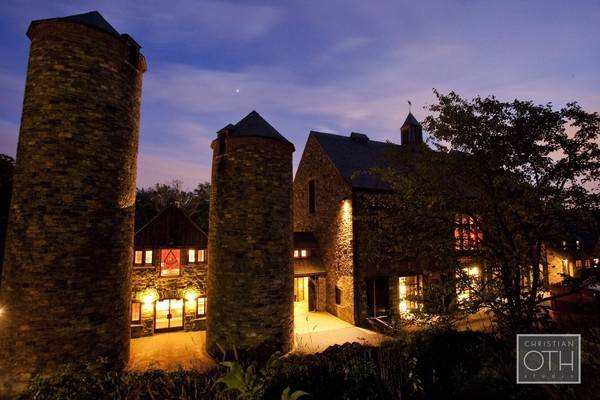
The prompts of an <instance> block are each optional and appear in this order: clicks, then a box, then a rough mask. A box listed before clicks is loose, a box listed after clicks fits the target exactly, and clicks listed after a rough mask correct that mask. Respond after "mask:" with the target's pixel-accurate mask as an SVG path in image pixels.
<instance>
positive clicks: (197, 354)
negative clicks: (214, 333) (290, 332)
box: [128, 309, 383, 372]
mask: <svg viewBox="0 0 600 400" xmlns="http://www.w3.org/2000/svg"><path fill="white" fill-rule="evenodd" d="M294 339H295V346H294V351H295V352H300V353H318V352H321V351H323V350H325V349H326V348H327V347H329V346H332V345H335V344H344V343H348V342H358V343H362V344H372V345H377V344H379V343H380V342H381V340H382V339H383V336H382V335H380V334H379V333H377V332H374V331H370V330H368V329H364V328H360V327H357V326H354V325H352V324H350V323H348V322H346V321H343V320H341V319H339V318H337V317H335V316H333V315H331V314H329V313H327V312H321V311H319V312H303V310H298V309H296V312H295V316H294ZM215 365H216V362H215V361H214V360H213V359H212V358H211V357H210V356H209V355H208V353H207V352H206V331H194V332H183V331H180V332H170V333H162V334H157V335H153V336H147V337H142V338H136V339H131V350H130V357H129V365H128V369H129V370H130V371H135V372H142V371H146V370H150V369H161V370H165V371H174V370H178V369H196V370H198V371H206V370H208V369H210V368H212V367H214V366H215Z"/></svg>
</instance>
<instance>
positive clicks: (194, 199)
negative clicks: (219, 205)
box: [135, 180, 210, 232]
mask: <svg viewBox="0 0 600 400" xmlns="http://www.w3.org/2000/svg"><path fill="white" fill-rule="evenodd" d="M182 186H183V182H181V181H179V180H173V181H171V182H170V183H157V184H156V185H154V186H151V187H149V188H145V189H138V190H137V198H136V204H135V230H136V232H137V231H138V230H139V229H140V228H141V227H143V226H144V225H146V224H147V223H148V222H149V221H150V220H151V219H152V218H154V217H155V216H156V215H157V214H158V213H159V212H160V211H162V210H163V209H164V208H166V207H167V206H169V205H171V204H177V205H178V206H179V207H181V209H182V210H183V211H185V212H186V214H187V215H189V216H190V218H191V219H192V220H193V221H194V222H195V223H196V224H197V225H198V226H199V227H200V228H201V229H202V230H204V231H205V232H206V231H207V229H208V205H209V200H210V183H208V182H204V183H200V184H198V186H197V187H196V188H195V189H194V190H191V191H186V190H184V189H183V188H182Z"/></svg>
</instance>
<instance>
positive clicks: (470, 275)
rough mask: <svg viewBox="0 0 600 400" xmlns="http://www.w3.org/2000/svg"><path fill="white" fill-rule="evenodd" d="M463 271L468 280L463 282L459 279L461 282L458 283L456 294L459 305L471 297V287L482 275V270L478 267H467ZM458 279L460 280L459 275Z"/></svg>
mask: <svg viewBox="0 0 600 400" xmlns="http://www.w3.org/2000/svg"><path fill="white" fill-rule="evenodd" d="M462 270H463V273H464V274H465V275H466V278H467V279H466V281H461V280H460V279H459V282H458V285H459V287H458V288H457V293H456V298H457V300H458V302H459V303H460V302H463V301H465V300H468V299H469V297H471V288H470V286H471V285H473V284H474V283H475V280H476V279H477V278H478V277H479V275H480V274H481V270H480V269H479V267H478V266H476V265H475V266H471V267H465V268H463V269H462ZM457 278H458V274H457Z"/></svg>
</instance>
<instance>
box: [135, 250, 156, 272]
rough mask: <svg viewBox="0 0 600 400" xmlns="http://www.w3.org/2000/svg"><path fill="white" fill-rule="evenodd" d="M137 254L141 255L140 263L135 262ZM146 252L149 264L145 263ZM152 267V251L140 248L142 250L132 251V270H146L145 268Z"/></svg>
mask: <svg viewBox="0 0 600 400" xmlns="http://www.w3.org/2000/svg"><path fill="white" fill-rule="evenodd" d="M139 252H141V253H142V262H141V263H137V262H136V254H137V253H139ZM148 252H149V253H150V262H148V261H147V256H148ZM153 265H154V249H147V248H142V249H137V250H136V249H134V250H133V266H134V268H147V267H150V266H153Z"/></svg>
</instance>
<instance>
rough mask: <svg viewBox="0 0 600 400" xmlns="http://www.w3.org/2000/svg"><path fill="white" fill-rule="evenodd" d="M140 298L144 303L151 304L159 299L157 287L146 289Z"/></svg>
mask: <svg viewBox="0 0 600 400" xmlns="http://www.w3.org/2000/svg"><path fill="white" fill-rule="evenodd" d="M138 298H139V300H140V301H141V302H142V303H144V305H150V304H152V303H154V302H155V301H156V300H158V292H157V291H156V289H146V290H144V291H143V292H141V293H140V295H139V297H138Z"/></svg>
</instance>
